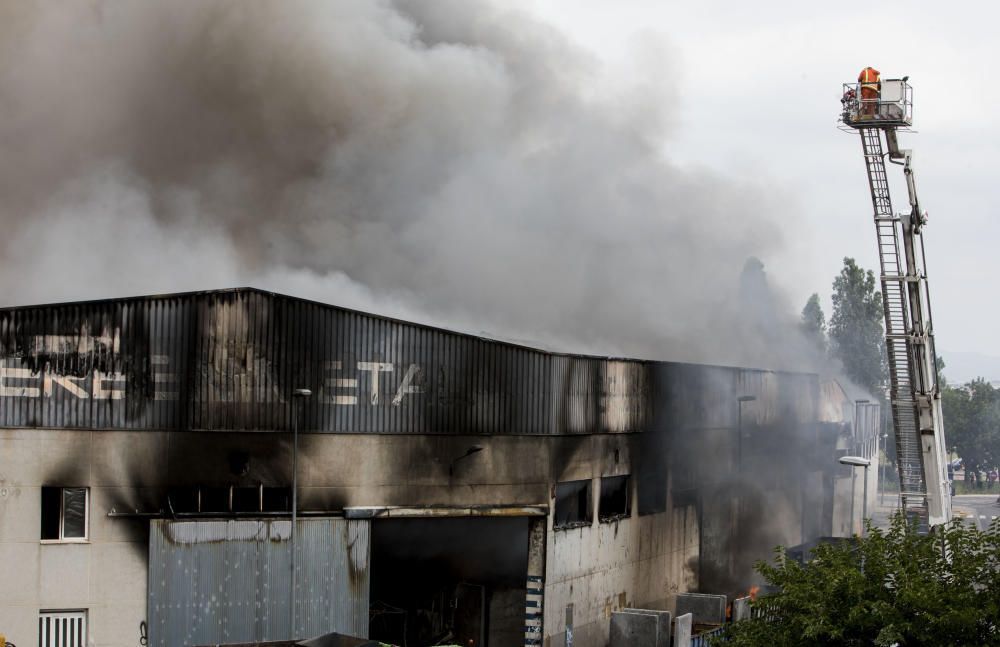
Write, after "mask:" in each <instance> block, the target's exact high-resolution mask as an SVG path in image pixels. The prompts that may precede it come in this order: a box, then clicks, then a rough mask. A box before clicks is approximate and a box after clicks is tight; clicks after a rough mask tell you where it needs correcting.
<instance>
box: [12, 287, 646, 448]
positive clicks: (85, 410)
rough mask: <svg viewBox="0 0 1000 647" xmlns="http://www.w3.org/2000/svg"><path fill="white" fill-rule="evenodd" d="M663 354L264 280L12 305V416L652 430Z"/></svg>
mask: <svg viewBox="0 0 1000 647" xmlns="http://www.w3.org/2000/svg"><path fill="white" fill-rule="evenodd" d="M650 366H651V364H649V363H647V362H639V361H619V360H608V359H599V358H590V357H573V356H562V355H552V354H549V353H545V352H541V351H537V350H532V349H528V348H524V347H520V346H515V345H512V344H505V343H501V342H495V341H491V340H486V339H481V338H477V337H473V336H469V335H461V334H456V333H451V332H448V331H444V330H438V329H434V328H429V327H425V326H419V325H415V324H408V323H404V322H399V321H394V320H391V319H386V318H381V317H375V316H371V315H366V314H361V313H357V312H353V311H349V310H344V309H340V308H336V307H332V306H327V305H322V304H318V303H314V302H310V301H304V300H300V299H294V298H290V297H284V296H280V295H274V294H270V293H266V292H260V291H257V290H250V289H244V290H228V291H219V292H205V293H192V294H186V295H177V296H165V297H148V298H140V299H121V300H110V301H99V302H91V303H82V304H66V305H55V306H40V307H29V308H12V309H3V310H0V426H3V427H69V428H90V429H102V428H114V429H182V430H187V429H192V430H264V431H271V430H287V429H290V428H291V422H290V421H291V414H292V411H293V408H292V404H291V403H290V401H289V400H290V394H291V392H292V391H293V389H296V388H309V389H311V390H312V391H313V396H312V397H311V398H310V399H308V400H307V401H306V402H305V403H304V411H303V421H302V426H301V428H302V430H304V431H327V432H347V433H371V432H389V433H405V432H419V433H479V434H505V433H513V434H549V433H601V432H634V431H641V430H642V429H643V428H645V427H646V425H647V424H648V419H649V414H650V410H651V404H650V388H649V382H650V378H649V372H650Z"/></svg>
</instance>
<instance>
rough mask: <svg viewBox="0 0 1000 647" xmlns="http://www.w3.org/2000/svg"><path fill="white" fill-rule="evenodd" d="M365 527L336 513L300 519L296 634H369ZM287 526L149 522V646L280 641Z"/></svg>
mask: <svg viewBox="0 0 1000 647" xmlns="http://www.w3.org/2000/svg"><path fill="white" fill-rule="evenodd" d="M369 525H370V522H369V521H367V520H345V519H339V518H338V519H300V520H299V521H298V523H297V526H296V528H297V536H296V541H295V544H296V550H295V553H296V627H295V632H294V633H295V635H296V636H297V637H303V636H313V635H319V634H322V633H328V632H330V631H339V632H343V633H348V634H352V635H357V636H364V635H367V632H368V596H369V583H368V580H369V568H368V560H369V551H370V547H369V542H370V532H369ZM289 529H290V523H289V522H288V521H282V520H277V521H276V520H239V521H186V522H175V521H168V520H156V521H152V522H151V523H150V550H149V601H148V605H149V609H148V618H149V644H150V645H151V646H152V647H166V646H169V647H177V646H183V645H193V644H215V643H227V642H249V641H259V640H276V639H284V638H288V636H289V634H290V633H291V632H290V631H289V623H290V613H291V609H290V592H289V585H290V582H291V574H290V568H291V563H290V559H291V542H290V531H289Z"/></svg>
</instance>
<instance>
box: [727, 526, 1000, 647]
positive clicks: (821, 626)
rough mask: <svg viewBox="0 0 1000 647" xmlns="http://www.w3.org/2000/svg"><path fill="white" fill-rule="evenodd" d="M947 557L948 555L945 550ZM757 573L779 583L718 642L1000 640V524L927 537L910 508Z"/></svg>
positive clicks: (740, 646) (757, 645) (746, 646)
mask: <svg viewBox="0 0 1000 647" xmlns="http://www.w3.org/2000/svg"><path fill="white" fill-rule="evenodd" d="M945 555H947V557H945ZM757 571H758V572H759V573H761V575H763V576H764V577H765V579H766V580H767V582H768V583H769V584H770V585H772V586H774V587H778V592H777V593H775V594H773V595H768V596H765V597H761V598H758V599H757V600H755V601H753V602H751V609H753V612H754V616H755V617H753V618H751V619H750V620H743V621H740V622H736V623H733V624H732V625H728V626H727V629H726V630H725V632H724V634H723V635H722V636H720V637H719V639H718V640H716V641H715V642H713V644H714V645H725V646H726V647H763V646H765V645H766V646H774V647H791V646H793V645H794V646H796V647H798V646H799V645H824V646H828V647H841V646H843V647H854V646H861V645H881V646H884V647H889V646H890V645H900V646H911V645H934V646H936V647H947V646H950V645H955V646H958V645H1000V625H998V618H1000V525H998V524H997V523H994V524H993V525H992V526H990V528H989V529H988V530H986V531H980V530H979V529H978V528H976V527H975V526H971V525H965V524H963V523H962V522H960V521H958V520H956V521H954V522H952V523H950V524H947V525H945V526H939V527H937V528H935V529H934V530H933V531H932V532H931V533H929V534H923V535H922V534H918V533H917V532H916V531H915V527H914V526H912V525H908V524H907V522H906V520H905V518H904V517H903V516H902V515H897V516H896V517H895V518H894V519H893V520H892V523H891V527H890V528H889V529H888V530H881V529H878V528H872V527H871V526H869V527H868V536H867V537H861V538H858V537H855V538H853V540H847V539H845V540H844V541H843V542H841V543H838V544H822V545H820V546H818V547H817V548H816V549H815V551H814V552H813V553H812V559H811V560H810V561H808V562H805V563H799V562H797V561H795V560H792V559H782V558H781V557H780V551H779V559H778V560H776V562H775V563H774V564H767V563H764V562H759V563H758V564H757Z"/></svg>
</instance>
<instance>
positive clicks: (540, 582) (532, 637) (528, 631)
mask: <svg viewBox="0 0 1000 647" xmlns="http://www.w3.org/2000/svg"><path fill="white" fill-rule="evenodd" d="M546 522H547V518H546V517H531V518H530V519H529V520H528V578H527V579H528V582H527V595H526V596H525V602H524V645H525V647H536V646H540V645H541V644H542V615H543V613H544V604H543V602H544V597H545V527H546Z"/></svg>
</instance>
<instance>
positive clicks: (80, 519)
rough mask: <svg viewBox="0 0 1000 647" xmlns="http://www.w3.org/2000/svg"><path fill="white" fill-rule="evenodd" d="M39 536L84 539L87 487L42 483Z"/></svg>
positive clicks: (87, 533) (87, 520) (86, 532)
mask: <svg viewBox="0 0 1000 647" xmlns="http://www.w3.org/2000/svg"><path fill="white" fill-rule="evenodd" d="M41 510H42V514H41V540H42V541H43V542H46V543H73V542H86V541H87V540H88V537H89V536H90V488H85V487H49V486H45V487H42V506H41Z"/></svg>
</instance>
